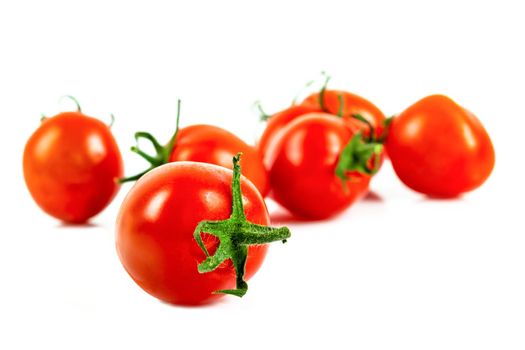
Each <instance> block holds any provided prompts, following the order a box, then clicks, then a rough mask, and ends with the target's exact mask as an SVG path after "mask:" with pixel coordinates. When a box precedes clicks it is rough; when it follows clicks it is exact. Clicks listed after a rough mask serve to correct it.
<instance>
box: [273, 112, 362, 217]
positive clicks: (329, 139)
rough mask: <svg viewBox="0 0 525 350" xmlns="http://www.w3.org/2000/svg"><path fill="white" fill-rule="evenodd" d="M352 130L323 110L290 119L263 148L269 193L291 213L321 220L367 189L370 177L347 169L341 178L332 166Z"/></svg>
mask: <svg viewBox="0 0 525 350" xmlns="http://www.w3.org/2000/svg"><path fill="white" fill-rule="evenodd" d="M354 135H355V133H354V132H353V131H352V130H351V128H349V127H348V126H347V125H346V123H345V122H344V121H343V120H341V119H339V118H335V117H334V116H333V115H330V114H325V113H310V114H307V115H304V116H303V117H301V118H298V119H296V120H294V121H292V122H291V123H289V124H288V125H287V126H286V127H285V129H284V131H283V132H282V134H281V135H280V139H279V142H278V143H276V144H275V145H274V146H273V148H272V149H270V150H269V151H268V153H267V154H266V157H265V165H266V166H267V167H268V169H270V183H271V187H272V191H273V192H272V195H273V197H274V198H275V200H276V201H277V202H278V203H280V204H281V205H282V206H283V207H285V208H287V209H288V210H289V211H290V212H291V213H292V214H293V215H294V216H297V217H300V218H304V219H313V220H320V219H325V218H328V217H330V216H333V215H336V214H338V213H340V212H341V211H343V210H344V209H346V208H347V207H348V206H350V205H351V204H352V203H353V202H354V201H356V200H357V199H359V198H360V197H362V196H363V195H364V194H366V192H367V191H368V184H369V182H370V177H369V176H367V175H362V174H358V173H354V172H353V173H350V174H349V177H350V180H348V181H346V184H345V185H346V187H345V185H344V184H343V181H342V180H341V179H340V178H338V177H337V176H336V175H335V169H336V166H337V163H338V160H339V156H340V154H341V152H342V150H343V148H344V147H345V146H346V145H347V143H348V142H349V141H350V139H351V138H352V136H354Z"/></svg>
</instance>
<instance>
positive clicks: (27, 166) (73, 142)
mask: <svg viewBox="0 0 525 350" xmlns="http://www.w3.org/2000/svg"><path fill="white" fill-rule="evenodd" d="M23 164H24V178H25V182H26V184H27V187H28V189H29V192H30V193H31V195H32V197H33V199H34V200H35V202H36V203H37V204H38V205H39V206H40V207H41V208H42V209H43V210H44V211H45V212H46V213H48V214H49V215H51V216H54V217H55V218H57V219H60V220H62V221H65V222H70V223H83V222H85V221H87V220H88V219H89V218H91V217H93V216H94V215H96V214H98V213H99V212H100V211H102V209H104V208H105V207H106V206H107V205H108V204H109V203H110V202H111V200H112V199H113V197H114V196H115V195H116V193H117V191H118V189H119V185H118V181H117V180H118V178H119V177H121V176H122V171H123V165H122V158H121V155H120V151H119V149H118V146H117V143H116V142H115V139H114V138H113V136H112V134H111V131H110V129H109V127H108V126H107V125H105V124H104V123H102V122H101V121H99V120H97V119H94V118H91V117H88V116H86V115H84V114H82V113H81V112H80V108H79V110H78V111H77V112H65V113H60V114H58V115H56V116H54V117H51V118H46V119H44V120H43V121H42V124H41V125H40V127H39V128H38V129H37V130H36V131H35V132H34V133H33V135H31V137H30V138H29V140H28V141H27V144H26V146H25V150H24V160H23Z"/></svg>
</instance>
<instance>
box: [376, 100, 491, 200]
mask: <svg viewBox="0 0 525 350" xmlns="http://www.w3.org/2000/svg"><path fill="white" fill-rule="evenodd" d="M386 148H387V151H388V154H389V155H390V158H391V161H392V165H393V167H394V170H395V171H396V173H397V175H398V176H399V178H400V179H401V180H402V181H403V182H404V183H405V184H406V185H407V186H408V187H410V188H411V189H413V190H415V191H417V192H421V193H424V194H427V195H429V196H435V197H455V196H458V195H460V194H462V193H465V192H468V191H471V190H473V189H475V188H477V187H479V186H480V185H481V184H482V183H483V182H484V181H485V180H486V179H487V178H488V177H489V175H490V173H491V172H492V169H493V167H494V148H493V146H492V142H491V140H490V137H489V135H488V134H487V132H486V131H485V129H484V128H483V125H482V124H481V123H480V121H479V120H478V119H477V118H476V117H475V116H474V115H473V114H472V113H471V112H469V111H468V110H466V109H465V108H463V107H461V106H460V105H458V104H457V103H456V102H454V101H453V100H451V99H450V98H448V97H446V96H442V95H432V96H428V97H425V98H423V99H422V100H420V101H418V102H416V103H415V104H413V105H412V106H410V107H408V108H407V109H406V110H405V111H404V112H403V113H401V114H399V115H398V116H396V117H395V118H394V119H393V120H392V122H391V124H390V127H389V130H388V134H387V139H386Z"/></svg>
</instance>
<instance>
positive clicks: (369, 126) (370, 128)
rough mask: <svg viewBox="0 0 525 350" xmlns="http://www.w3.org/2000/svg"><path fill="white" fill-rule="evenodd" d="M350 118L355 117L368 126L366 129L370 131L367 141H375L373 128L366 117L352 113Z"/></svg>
mask: <svg viewBox="0 0 525 350" xmlns="http://www.w3.org/2000/svg"><path fill="white" fill-rule="evenodd" d="M352 118H354V119H357V120H359V121H360V122H363V123H365V124H366V125H367V126H368V129H369V132H370V134H369V135H368V142H374V141H376V139H375V137H376V136H375V133H376V131H375V128H374V126H373V125H372V123H370V121H369V120H368V119H366V118H365V117H363V116H362V115H361V114H352Z"/></svg>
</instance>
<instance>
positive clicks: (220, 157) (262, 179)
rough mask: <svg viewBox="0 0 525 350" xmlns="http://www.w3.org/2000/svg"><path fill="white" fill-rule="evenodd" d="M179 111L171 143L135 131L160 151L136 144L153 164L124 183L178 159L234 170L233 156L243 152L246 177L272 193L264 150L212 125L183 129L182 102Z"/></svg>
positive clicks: (142, 154) (262, 191)
mask: <svg viewBox="0 0 525 350" xmlns="http://www.w3.org/2000/svg"><path fill="white" fill-rule="evenodd" d="M178 110H179V114H178V115H177V130H176V131H175V133H174V135H173V137H172V138H171V140H170V142H169V143H168V144H167V145H165V146H162V145H160V144H159V142H158V141H157V140H156V139H155V138H154V137H153V136H152V135H151V134H149V133H146V132H138V133H136V134H135V138H136V139H137V140H138V139H141V138H143V139H147V140H149V141H151V142H152V143H153V146H154V148H155V149H156V152H157V154H156V155H155V156H150V155H147V154H145V153H144V152H142V151H141V150H140V149H139V148H138V147H133V148H132V151H134V152H136V153H138V154H139V155H141V156H142V157H144V158H145V159H146V160H147V161H149V162H150V164H151V166H150V168H148V169H147V170H146V171H144V172H142V173H140V174H138V175H135V176H131V177H128V178H125V179H122V180H121V182H126V181H135V180H137V179H139V178H140V177H141V176H142V175H144V174H145V173H147V172H148V171H150V170H151V169H153V168H155V167H158V166H160V165H162V164H166V163H168V162H176V161H195V162H203V163H210V164H215V165H220V166H223V167H225V168H229V169H232V162H231V159H232V158H233V157H234V156H235V155H236V154H237V153H239V152H241V153H242V154H243V169H244V174H245V176H246V177H248V178H249V179H250V180H251V181H252V182H253V183H254V184H255V186H256V187H257V189H258V190H259V191H260V192H261V194H262V195H263V196H266V195H267V194H268V192H269V190H270V189H269V184H268V174H267V172H266V169H265V168H264V165H263V163H262V157H261V155H260V152H259V151H258V150H257V149H256V148H255V147H253V146H250V145H248V144H247V143H245V142H244V141H243V140H241V139H240V138H238V137H237V136H235V135H234V134H232V133H231V132H229V131H226V130H224V129H222V128H219V127H216V126H212V125H191V126H188V127H185V128H181V129H179V127H178V121H179V115H180V101H179V108H178Z"/></svg>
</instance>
